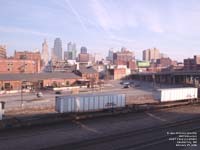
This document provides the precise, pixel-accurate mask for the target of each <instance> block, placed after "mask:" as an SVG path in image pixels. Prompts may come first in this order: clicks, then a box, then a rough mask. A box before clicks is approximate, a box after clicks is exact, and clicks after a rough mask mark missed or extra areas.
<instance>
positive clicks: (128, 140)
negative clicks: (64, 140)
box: [46, 117, 200, 150]
mask: <svg viewBox="0 0 200 150" xmlns="http://www.w3.org/2000/svg"><path fill="white" fill-rule="evenodd" d="M168 131H174V132H179V131H184V132H191V131H197V132H199V131H200V118H199V117H198V118H193V119H189V120H184V121H179V122H172V123H168V124H165V125H161V126H156V127H151V128H145V129H140V130H133V131H129V132H125V133H119V134H114V135H107V136H102V137H99V138H94V139H90V140H85V141H79V142H75V143H69V144H64V145H59V146H55V147H50V148H46V149H50V150H57V149H59V150H62V149H63V150H66V149H73V150H90V149H91V150H93V149H95V150H98V149H99V150H101V149H105V150H106V149H109V150H111V149H115V150H124V149H138V150H140V149H144V148H148V147H149V146H153V145H158V144H160V143H163V142H169V141H168V139H169V138H170V137H172V135H167V132H168ZM171 144H172V143H171ZM174 147H175V145H174Z"/></svg>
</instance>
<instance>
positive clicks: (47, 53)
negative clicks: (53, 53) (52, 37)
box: [42, 39, 49, 66]
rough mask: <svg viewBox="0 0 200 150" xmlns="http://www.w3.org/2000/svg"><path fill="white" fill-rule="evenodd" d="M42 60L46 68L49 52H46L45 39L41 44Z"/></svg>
mask: <svg viewBox="0 0 200 150" xmlns="http://www.w3.org/2000/svg"><path fill="white" fill-rule="evenodd" d="M42 60H43V62H44V66H46V65H47V64H48V61H49V50H48V44H47V41H46V39H45V40H44V42H43V43H42Z"/></svg>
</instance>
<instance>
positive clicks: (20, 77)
mask: <svg viewBox="0 0 200 150" xmlns="http://www.w3.org/2000/svg"><path fill="white" fill-rule="evenodd" d="M80 78H81V77H80V76H78V75H76V74H74V73H71V72H70V73H69V72H67V73H62V72H52V73H35V74H0V81H37V80H43V79H80Z"/></svg>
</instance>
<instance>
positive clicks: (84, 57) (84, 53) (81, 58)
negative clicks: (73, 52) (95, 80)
mask: <svg viewBox="0 0 200 150" xmlns="http://www.w3.org/2000/svg"><path fill="white" fill-rule="evenodd" d="M78 60H79V62H89V54H88V53H87V48H86V47H81V53H80V54H79V55H78Z"/></svg>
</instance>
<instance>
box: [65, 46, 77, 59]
mask: <svg viewBox="0 0 200 150" xmlns="http://www.w3.org/2000/svg"><path fill="white" fill-rule="evenodd" d="M67 52H68V59H70V60H75V59H76V44H75V43H72V42H69V43H68V44H67Z"/></svg>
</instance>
